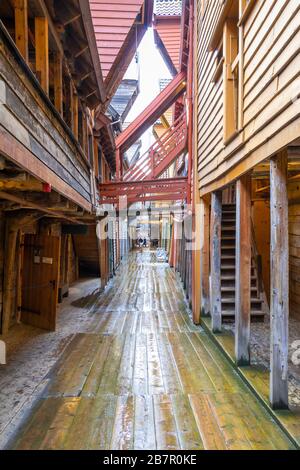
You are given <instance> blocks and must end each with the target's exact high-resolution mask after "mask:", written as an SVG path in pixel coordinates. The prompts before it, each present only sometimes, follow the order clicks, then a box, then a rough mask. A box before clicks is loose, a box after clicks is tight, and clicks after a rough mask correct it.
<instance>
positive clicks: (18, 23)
mask: <svg viewBox="0 0 300 470" xmlns="http://www.w3.org/2000/svg"><path fill="white" fill-rule="evenodd" d="M14 7H15V40H16V45H17V48H18V49H19V51H20V52H21V54H22V56H23V58H24V60H25V62H26V63H27V64H28V1H27V0H15V2H14Z"/></svg>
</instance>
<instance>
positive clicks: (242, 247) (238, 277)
mask: <svg viewBox="0 0 300 470" xmlns="http://www.w3.org/2000/svg"><path fill="white" fill-rule="evenodd" d="M235 259H236V261H235V360H236V363H237V365H239V366H246V365H249V364H250V316H251V175H250V174H248V175H244V176H242V177H241V178H240V179H239V180H238V181H237V183H236V258H235Z"/></svg>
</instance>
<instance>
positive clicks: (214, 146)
mask: <svg viewBox="0 0 300 470" xmlns="http://www.w3.org/2000/svg"><path fill="white" fill-rule="evenodd" d="M223 3H224V2H223ZM226 3H227V2H226ZM204 4H205V5H206V7H205V8H203V9H202V14H203V16H201V9H198V11H199V13H198V18H197V21H198V50H197V53H198V59H197V68H198V70H199V78H198V83H197V86H196V93H197V94H198V123H199V125H198V173H199V186H200V189H201V194H203V193H205V192H210V191H212V190H214V189H217V188H218V187H220V186H221V185H225V184H227V183H229V182H230V181H232V180H233V179H235V178H237V177H238V176H240V175H241V174H243V173H245V172H246V171H247V170H248V169H250V168H252V167H253V166H254V165H255V164H256V163H258V162H260V161H262V160H264V159H265V158H267V157H268V156H271V155H272V154H274V153H275V152H278V151H279V150H280V149H281V148H282V147H283V146H284V145H287V144H288V143H289V142H291V141H293V140H294V139H296V138H299V119H300V108H299V103H298V100H297V99H296V97H297V96H298V94H299V63H300V62H299V60H300V59H299V57H300V55H299V53H300V29H299V24H300V4H299V1H298V0H278V1H275V0H274V1H273V0H270V1H264V0H257V1H256V2H255V4H254V7H253V8H252V10H251V12H250V14H249V16H248V18H247V20H246V22H245V23H244V24H243V26H242V27H241V28H242V39H243V41H241V44H242V47H243V51H242V53H243V67H242V74H241V75H242V77H243V83H242V89H243V97H242V98H243V100H242V111H243V127H242V128H241V131H240V132H239V133H238V135H237V136H236V137H235V138H234V139H233V140H232V141H231V142H230V143H229V144H228V145H226V146H225V147H224V144H223V77H222V74H221V75H220V78H219V79H218V80H217V81H216V82H212V78H213V76H214V74H215V72H216V55H215V51H213V52H209V51H208V46H209V43H210V40H211V38H212V35H213V32H214V29H215V27H216V24H217V23H218V19H219V17H220V14H221V10H222V6H221V2H218V1H211V2H204Z"/></svg>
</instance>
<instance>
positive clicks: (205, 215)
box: [199, 198, 210, 316]
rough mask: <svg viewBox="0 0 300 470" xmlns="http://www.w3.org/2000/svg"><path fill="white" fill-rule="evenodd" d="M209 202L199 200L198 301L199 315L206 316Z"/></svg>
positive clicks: (208, 304)
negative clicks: (199, 300)
mask: <svg viewBox="0 0 300 470" xmlns="http://www.w3.org/2000/svg"><path fill="white" fill-rule="evenodd" d="M209 215H210V214H209V202H208V201H207V199H204V198H201V200H200V215H199V218H200V222H199V225H200V231H199V236H200V299H201V304H200V305H201V315H203V316H206V315H208V313H209V311H210V300H209V298H210V296H209V246H210V244H209Z"/></svg>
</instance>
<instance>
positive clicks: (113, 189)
mask: <svg viewBox="0 0 300 470" xmlns="http://www.w3.org/2000/svg"><path fill="white" fill-rule="evenodd" d="M187 191H188V181H187V177H178V178H164V179H158V180H142V181H115V182H112V183H105V184H101V185H100V203H101V204H119V203H121V201H122V203H123V202H124V200H125V198H127V199H126V201H127V204H128V205H129V204H133V203H134V202H144V201H183V200H185V199H186V197H187Z"/></svg>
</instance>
